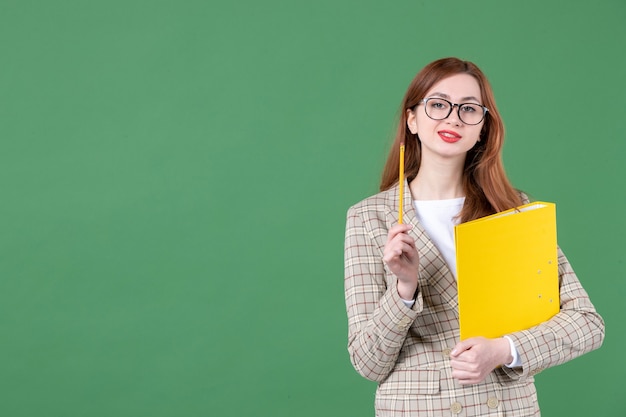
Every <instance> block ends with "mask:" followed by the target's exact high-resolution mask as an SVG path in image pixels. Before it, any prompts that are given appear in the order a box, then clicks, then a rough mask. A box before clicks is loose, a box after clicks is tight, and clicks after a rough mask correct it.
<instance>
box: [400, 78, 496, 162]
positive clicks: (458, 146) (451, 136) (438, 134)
mask: <svg viewBox="0 0 626 417" xmlns="http://www.w3.org/2000/svg"><path fill="white" fill-rule="evenodd" d="M481 96H482V94H481V91H480V86H479V85H478V81H476V79H475V78H474V77H472V76H471V75H468V74H456V75H452V76H450V77H448V78H444V79H443V80H441V81H439V82H438V83H436V84H435V85H434V86H433V87H432V88H431V89H430V90H429V91H428V92H427V94H426V97H425V98H430V97H435V98H442V99H445V100H448V101H449V102H452V103H456V104H461V103H474V104H479V105H482V104H483V103H482V101H481V99H480V97H481ZM433 103H434V101H429V103H428V105H429V110H430V111H431V113H432V114H435V111H438V110H437V109H438V107H441V106H439V105H438V104H436V103H434V104H433ZM441 103H444V104H445V102H441ZM458 109H459V107H458V106H454V107H453V109H452V112H451V113H450V115H449V116H448V117H446V118H445V119H441V120H433V119H432V118H430V117H429V116H428V115H427V114H426V111H425V104H424V103H420V104H419V105H418V106H417V107H416V108H415V110H410V109H409V110H407V126H408V128H409V130H410V131H411V133H413V134H415V133H417V135H418V136H419V139H420V141H421V143H422V163H423V162H428V160H439V161H441V162H443V161H447V162H452V161H453V162H458V163H463V162H464V161H465V155H466V154H467V151H469V150H470V149H472V148H473V147H474V145H476V142H478V141H479V140H480V131H481V129H482V127H483V124H484V123H485V121H484V119H483V120H482V121H481V122H480V123H478V124H476V125H469V124H467V123H464V122H463V121H462V120H461V119H460V118H459V112H458ZM469 109H470V108H467V109H465V110H469ZM461 112H462V113H463V112H464V109H462V110H461ZM444 115H445V113H444ZM463 117H464V119H470V117H469V116H463Z"/></svg>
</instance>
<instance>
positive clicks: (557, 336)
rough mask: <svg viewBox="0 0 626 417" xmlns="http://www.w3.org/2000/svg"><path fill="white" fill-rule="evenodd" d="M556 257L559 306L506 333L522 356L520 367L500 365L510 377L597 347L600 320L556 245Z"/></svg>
mask: <svg viewBox="0 0 626 417" xmlns="http://www.w3.org/2000/svg"><path fill="white" fill-rule="evenodd" d="M558 259H559V288H560V290H559V292H560V310H559V312H558V313H557V314H556V315H555V316H554V317H552V318H551V319H550V320H548V321H546V322H544V323H542V324H540V325H538V326H535V327H533V328H530V329H528V330H524V331H520V332H515V333H513V334H511V335H509V337H511V338H512V339H513V341H514V343H515V346H516V347H517V351H518V353H519V354H520V357H521V359H522V367H521V368H514V369H507V368H504V371H505V372H506V373H507V374H508V376H509V377H511V378H513V379H524V378H526V377H528V376H534V375H535V374H537V373H539V372H541V371H543V370H544V369H546V368H549V367H552V366H556V365H559V364H562V363H564V362H566V361H568V360H571V359H574V358H576V357H578V356H580V355H583V354H584V353H587V352H590V351H592V350H594V349H597V348H599V347H600V346H601V345H602V342H603V340H604V321H603V320H602V317H601V316H600V315H599V314H598V313H597V312H596V310H595V308H594V306H593V304H592V303H591V301H590V299H589V296H588V295H587V293H586V292H585V290H584V289H583V287H582V285H581V284H580V282H579V280H578V278H577V277H576V274H575V273H574V271H573V270H572V267H571V265H570V263H569V262H568V260H567V258H566V257H565V255H564V254H563V252H562V251H561V249H560V248H559V249H558Z"/></svg>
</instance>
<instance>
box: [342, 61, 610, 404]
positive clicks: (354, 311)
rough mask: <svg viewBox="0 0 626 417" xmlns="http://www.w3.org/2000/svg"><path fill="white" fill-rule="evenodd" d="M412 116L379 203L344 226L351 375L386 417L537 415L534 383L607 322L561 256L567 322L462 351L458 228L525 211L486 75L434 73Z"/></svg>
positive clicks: (358, 208) (405, 110)
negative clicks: (507, 166) (507, 169)
mask: <svg viewBox="0 0 626 417" xmlns="http://www.w3.org/2000/svg"><path fill="white" fill-rule="evenodd" d="M401 109H402V112H401V116H400V123H399V126H398V131H397V134H396V138H395V141H394V143H393V145H392V147H391V151H390V154H389V157H388V159H387V163H386V165H385V168H384V171H383V177H382V182H381V187H380V188H381V192H380V193H379V194H376V195H374V196H372V197H370V198H367V199H365V200H363V201H361V202H360V203H358V204H356V205H355V206H353V207H351V208H350V209H349V211H348V216H347V226H346V243H345V297H346V307H347V312H348V326H349V331H348V333H349V334H348V339H349V340H348V351H349V353H350V358H351V361H352V364H353V365H354V367H355V369H356V370H357V371H358V372H359V373H360V374H361V375H362V376H364V377H365V378H368V379H371V380H374V381H377V382H379V385H378V388H377V391H376V401H375V408H376V413H377V414H376V415H377V416H400V415H402V416H409V415H415V416H417V415H419V416H422V415H424V416H437V415H446V416H447V415H462V416H534V415H539V407H538V404H537V395H536V391H535V387H534V380H533V376H534V375H535V374H536V373H538V372H540V371H541V370H543V369H545V368H548V367H550V366H555V365H558V364H561V363H563V362H565V361H567V360H570V359H573V358H575V357H577V356H580V355H582V354H583V353H586V352H589V351H591V350H593V349H597V348H598V347H600V345H601V344H602V341H603V339H604V323H603V321H602V318H601V317H600V315H599V314H598V313H597V312H596V311H595V308H594V306H593V305H592V303H591V302H590V300H589V297H588V296H587V294H586V292H585V290H584V289H583V288H582V286H581V284H580V282H579V281H578V279H577V278H576V275H575V274H574V272H573V270H572V268H571V267H570V264H569V263H568V261H567V259H566V258H565V256H564V255H563V253H562V252H561V251H560V249H559V251H558V255H559V285H560V287H559V288H560V301H561V306H560V312H559V313H558V314H556V315H555V316H554V317H553V318H552V319H550V320H549V321H547V322H545V323H542V324H541V325H539V326H536V327H533V328H531V329H528V330H524V331H520V332H515V333H512V334H509V335H506V336H505V337H502V338H495V339H488V338H481V337H475V338H470V339H466V340H464V341H462V342H459V317H458V305H457V292H456V291H457V289H456V276H455V274H456V265H455V250H454V232H453V230H454V225H455V224H458V223H459V222H466V221H469V220H473V219H476V218H479V217H483V216H486V215H489V214H493V213H496V212H500V211H503V210H507V209H510V208H513V207H515V206H519V205H521V204H523V203H525V202H527V199H526V197H525V196H524V195H523V194H521V193H519V192H518V191H516V190H515V189H514V188H513V187H512V186H511V184H510V183H509V181H508V179H507V178H506V175H505V173H504V169H503V166H502V158H501V150H502V144H503V140H504V126H503V123H502V120H501V118H500V115H499V113H498V110H497V108H496V105H495V100H494V97H493V92H492V90H491V87H490V85H489V82H488V81H487V79H486V78H485V76H484V75H483V73H482V72H481V71H480V69H479V68H478V67H476V65H474V64H472V63H471V62H466V61H462V60H459V59H456V58H445V59H441V60H438V61H435V62H432V63H430V64H429V65H427V66H426V67H425V68H424V69H422V70H421V71H420V72H419V73H418V74H417V76H416V77H415V79H414V80H413V81H412V83H411V85H410V86H409V88H408V91H407V92H406V94H405V97H404V99H403V101H402V107H401ZM401 142H404V144H405V146H406V154H405V161H406V162H405V173H406V183H405V184H404V185H405V186H404V187H403V188H404V194H403V196H402V198H403V201H404V202H405V204H404V207H405V212H404V219H405V221H404V222H403V223H404V224H398V206H399V204H398V197H399V196H398V193H399V190H400V187H399V184H398V171H399V149H400V143H401Z"/></svg>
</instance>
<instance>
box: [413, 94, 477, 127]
mask: <svg viewBox="0 0 626 417" xmlns="http://www.w3.org/2000/svg"><path fill="white" fill-rule="evenodd" d="M420 103H424V110H425V111H426V116H428V117H430V118H431V119H433V120H443V119H445V118H447V117H448V116H450V113H452V109H453V108H454V106H456V107H457V114H458V115H459V119H460V120H461V121H462V122H463V123H465V124H467V125H477V124H478V123H480V122H482V121H483V119H484V118H485V115H486V114H487V112H488V111H489V109H488V108H487V107H485V106H481V105H480V104H476V103H461V104H456V103H452V102H450V101H448V100H445V99H443V98H439V97H428V98H424V99H422V100H421V101H420ZM418 105H419V103H418Z"/></svg>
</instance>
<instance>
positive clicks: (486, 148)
mask: <svg viewBox="0 0 626 417" xmlns="http://www.w3.org/2000/svg"><path fill="white" fill-rule="evenodd" d="M456 74H469V75H471V76H472V77H474V78H475V79H476V81H478V85H479V86H480V91H481V95H482V97H481V98H482V104H483V106H485V107H487V108H488V109H489V112H488V113H487V115H486V116H485V121H484V124H483V129H482V131H481V134H480V135H481V140H480V141H479V142H478V143H476V145H475V146H474V147H473V148H472V149H471V150H469V151H468V153H467V156H466V158H465V167H464V170H463V188H464V191H465V204H464V205H463V209H462V210H461V213H460V220H461V221H462V222H466V221H469V220H474V219H477V218H479V217H483V216H486V215H489V214H493V213H497V212H500V211H503V210H508V209H510V208H513V207H515V206H519V205H520V204H522V202H521V198H520V195H519V192H518V191H517V190H515V188H513V186H512V185H511V183H510V182H509V180H508V178H507V177H506V174H505V172H504V166H503V164H502V155H501V153H502V146H503V143H504V124H503V123H502V119H501V117H500V113H498V109H497V107H496V102H495V98H494V96H493V91H492V90H491V85H490V84H489V81H488V80H487V77H485V75H484V74H483V73H482V71H481V70H480V69H479V68H478V67H477V66H476V65H475V64H473V63H471V62H469V61H462V60H460V59H458V58H443V59H439V60H437V61H434V62H431V63H430V64H428V65H427V66H425V67H424V68H423V69H422V70H421V71H420V72H419V73H418V74H417V75H416V76H415V78H414V79H413V81H412V82H411V84H410V85H409V88H408V89H407V92H406V94H405V95H404V99H403V100H402V106H401V107H400V120H399V123H398V130H397V133H396V138H395V140H394V142H393V145H392V146H391V150H390V152H389V156H388V157H387V163H386V164H385V167H384V169H383V175H382V179H381V183H380V190H381V191H384V190H388V189H389V188H391V187H392V186H394V185H395V184H396V183H397V182H398V169H399V158H400V143H401V142H404V144H405V165H404V167H405V168H404V169H405V176H406V178H407V180H408V181H412V180H413V179H414V178H415V177H416V176H417V172H418V171H419V167H420V159H421V142H420V139H419V137H418V136H417V134H413V133H411V131H410V130H409V128H408V126H407V110H408V109H413V108H415V107H416V106H417V104H418V103H419V102H420V100H421V99H423V98H424V97H425V96H426V93H427V92H428V91H429V90H430V89H431V88H432V87H433V85H435V83H437V82H439V81H440V80H442V79H444V78H447V77H450V76H452V75H456Z"/></svg>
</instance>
